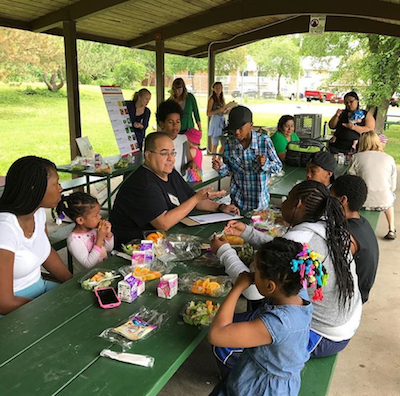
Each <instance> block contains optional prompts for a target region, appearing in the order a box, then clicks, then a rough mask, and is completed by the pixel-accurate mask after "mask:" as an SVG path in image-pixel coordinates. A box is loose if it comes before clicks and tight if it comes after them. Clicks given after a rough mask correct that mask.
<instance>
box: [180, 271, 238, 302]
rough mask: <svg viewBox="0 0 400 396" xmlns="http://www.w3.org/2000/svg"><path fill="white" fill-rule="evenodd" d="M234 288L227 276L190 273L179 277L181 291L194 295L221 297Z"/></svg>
mask: <svg viewBox="0 0 400 396" xmlns="http://www.w3.org/2000/svg"><path fill="white" fill-rule="evenodd" d="M231 288H232V281H231V279H230V278H229V276H225V275H204V274H199V273H195V272H192V273H189V274H185V275H183V276H180V277H179V290H181V291H188V292H191V293H194V294H199V295H204V296H211V297H220V296H224V295H226V294H227V293H228V292H229V290H230V289H231Z"/></svg>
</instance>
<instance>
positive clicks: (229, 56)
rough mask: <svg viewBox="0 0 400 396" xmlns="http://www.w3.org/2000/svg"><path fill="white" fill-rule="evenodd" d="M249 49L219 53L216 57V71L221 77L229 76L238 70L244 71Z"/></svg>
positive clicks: (236, 49) (239, 48)
mask: <svg viewBox="0 0 400 396" xmlns="http://www.w3.org/2000/svg"><path fill="white" fill-rule="evenodd" d="M246 56H247V48H246V47H245V46H243V47H238V48H235V49H232V50H229V51H225V52H222V53H219V54H217V55H216V56H215V71H216V73H217V74H219V75H224V74H229V73H231V72H234V71H236V70H240V71H244V70H245V68H246V63H247V60H246Z"/></svg>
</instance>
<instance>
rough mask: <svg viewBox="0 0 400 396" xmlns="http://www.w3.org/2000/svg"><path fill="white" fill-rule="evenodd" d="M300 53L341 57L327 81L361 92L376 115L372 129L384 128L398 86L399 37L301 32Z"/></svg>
mask: <svg viewBox="0 0 400 396" xmlns="http://www.w3.org/2000/svg"><path fill="white" fill-rule="evenodd" d="M301 54H302V55H308V56H315V57H321V56H332V55H333V56H341V62H340V65H339V69H338V71H337V72H335V73H332V75H331V77H330V82H331V83H335V85H337V86H338V87H342V88H343V89H345V90H352V89H355V90H356V91H358V92H360V93H361V96H362V98H363V101H364V102H365V105H366V108H367V109H368V110H370V111H371V112H372V113H373V114H374V116H375V118H376V127H375V131H376V132H377V133H381V132H382V131H383V126H384V122H385V120H386V116H387V112H388V108H389V102H390V99H391V97H392V95H393V93H394V92H396V91H398V90H399V89H400V38H398V37H390V36H383V35H376V34H350V33H325V34H324V35H320V36H316V35H315V36H313V35H304V36H303V37H302V46H301Z"/></svg>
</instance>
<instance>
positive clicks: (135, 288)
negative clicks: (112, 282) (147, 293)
mask: <svg viewBox="0 0 400 396" xmlns="http://www.w3.org/2000/svg"><path fill="white" fill-rule="evenodd" d="M144 289H145V284H144V282H143V281H142V280H141V279H139V278H135V277H134V276H133V275H127V276H126V277H125V279H124V280H122V281H119V282H118V297H119V299H120V300H121V301H124V302H128V303H131V302H132V301H133V300H135V299H136V298H137V297H138V296H139V295H140V294H142V293H143V292H144Z"/></svg>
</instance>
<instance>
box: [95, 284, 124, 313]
mask: <svg viewBox="0 0 400 396" xmlns="http://www.w3.org/2000/svg"><path fill="white" fill-rule="evenodd" d="M94 294H95V295H96V297H97V299H98V300H99V304H100V307H101V308H104V309H107V308H115V307H118V305H121V300H120V299H119V298H118V295H117V293H116V292H115V290H114V288H113V287H101V288H99V289H95V291H94Z"/></svg>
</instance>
